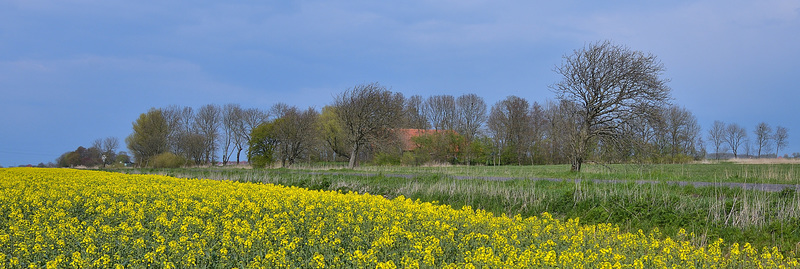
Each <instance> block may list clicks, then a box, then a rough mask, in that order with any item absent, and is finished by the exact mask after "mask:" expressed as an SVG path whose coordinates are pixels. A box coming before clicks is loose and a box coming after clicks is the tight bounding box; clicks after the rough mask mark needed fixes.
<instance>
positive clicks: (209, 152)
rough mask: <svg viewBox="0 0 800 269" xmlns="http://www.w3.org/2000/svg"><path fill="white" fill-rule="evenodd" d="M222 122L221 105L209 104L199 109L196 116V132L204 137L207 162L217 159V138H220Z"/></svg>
mask: <svg viewBox="0 0 800 269" xmlns="http://www.w3.org/2000/svg"><path fill="white" fill-rule="evenodd" d="M221 123H222V112H221V109H220V108H219V106H217V105H214V104H208V105H204V106H202V107H200V109H198V110H197V114H195V118H194V128H195V133H197V134H200V135H202V136H203V138H204V141H203V142H204V143H203V145H204V148H205V152H204V154H203V155H204V156H203V157H204V159H203V161H204V162H205V163H206V164H212V163H213V162H214V161H216V154H217V140H218V139H219V138H220V135H219V129H220V125H221Z"/></svg>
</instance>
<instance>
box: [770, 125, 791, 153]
mask: <svg viewBox="0 0 800 269" xmlns="http://www.w3.org/2000/svg"><path fill="white" fill-rule="evenodd" d="M772 139H773V140H774V141H775V157H778V156H779V155H778V153H779V152H780V151H781V149H783V148H786V146H788V145H789V141H788V139H789V131H788V130H786V127H783V126H778V127H775V136H774V137H773V138H772Z"/></svg>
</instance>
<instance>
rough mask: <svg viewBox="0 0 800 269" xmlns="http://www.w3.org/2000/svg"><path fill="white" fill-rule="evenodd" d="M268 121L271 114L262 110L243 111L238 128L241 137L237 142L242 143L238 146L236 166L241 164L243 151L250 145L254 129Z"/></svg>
mask: <svg viewBox="0 0 800 269" xmlns="http://www.w3.org/2000/svg"><path fill="white" fill-rule="evenodd" d="M268 120H269V114H268V113H266V112H264V111H262V110H260V109H257V108H247V109H244V110H242V120H241V122H240V124H241V125H240V126H239V127H238V128H236V136H238V137H239V139H238V140H237V141H241V143H237V144H236V164H239V161H240V157H241V154H242V151H243V150H244V149H245V147H247V146H248V144H249V143H248V142H249V141H250V138H251V136H250V134H251V133H252V131H253V129H255V128H256V127H258V125H261V124H262V123H265V122H267V121H268ZM248 161H249V160H248Z"/></svg>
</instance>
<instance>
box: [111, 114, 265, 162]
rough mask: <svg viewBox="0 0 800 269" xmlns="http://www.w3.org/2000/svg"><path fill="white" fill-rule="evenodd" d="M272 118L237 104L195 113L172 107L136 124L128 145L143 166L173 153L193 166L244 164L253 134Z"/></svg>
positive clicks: (144, 116)
mask: <svg viewBox="0 0 800 269" xmlns="http://www.w3.org/2000/svg"><path fill="white" fill-rule="evenodd" d="M268 116H269V114H268V113H267V112H265V111H262V110H259V109H255V108H251V109H243V108H241V106H239V105H237V104H227V105H224V106H218V105H214V104H209V105H205V106H202V107H200V108H199V109H197V110H195V109H193V108H192V107H180V106H176V105H173V106H169V107H166V108H159V109H155V108H153V109H150V110H149V111H148V112H147V113H144V114H141V115H140V116H139V118H138V119H137V120H136V121H135V122H134V123H133V133H132V134H131V135H129V136H128V137H127V138H126V139H125V142H126V143H127V145H128V149H129V150H130V152H131V153H132V154H133V156H134V158H135V159H136V162H137V163H139V164H140V165H145V166H147V165H149V164H150V162H151V160H152V159H153V158H154V157H156V156H158V155H160V154H164V153H169V154H172V155H174V156H175V157H178V158H180V159H182V161H183V162H186V163H187V164H193V165H203V164H212V163H215V162H216V161H217V160H218V158H219V157H220V153H221V157H222V162H223V164H227V163H229V162H231V158H232V157H233V156H235V158H236V159H235V160H236V163H239V162H240V161H241V160H242V152H243V151H244V150H245V149H247V148H248V142H249V141H250V134H251V131H252V130H253V129H254V128H255V127H256V126H258V125H259V124H261V123H263V122H265V121H266V120H267V118H268Z"/></svg>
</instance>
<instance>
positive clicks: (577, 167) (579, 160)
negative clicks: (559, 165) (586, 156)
mask: <svg viewBox="0 0 800 269" xmlns="http://www.w3.org/2000/svg"><path fill="white" fill-rule="evenodd" d="M582 164H583V157H579V156H575V157H574V158H572V167H571V168H570V171H573V172H580V171H581V165H582Z"/></svg>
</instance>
